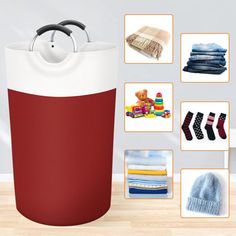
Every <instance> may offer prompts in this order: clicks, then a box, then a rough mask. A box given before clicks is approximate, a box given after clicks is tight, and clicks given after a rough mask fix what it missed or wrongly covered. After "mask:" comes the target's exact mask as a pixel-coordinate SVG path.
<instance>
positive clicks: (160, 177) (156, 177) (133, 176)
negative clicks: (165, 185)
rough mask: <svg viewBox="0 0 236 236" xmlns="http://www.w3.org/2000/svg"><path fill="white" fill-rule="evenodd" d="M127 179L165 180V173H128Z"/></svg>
mask: <svg viewBox="0 0 236 236" xmlns="http://www.w3.org/2000/svg"><path fill="white" fill-rule="evenodd" d="M127 178H128V179H134V180H135V179H139V180H148V181H150V180H153V181H167V176H166V175H140V174H138V175H136V174H128V176H127Z"/></svg>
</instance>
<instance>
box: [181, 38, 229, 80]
mask: <svg viewBox="0 0 236 236" xmlns="http://www.w3.org/2000/svg"><path fill="white" fill-rule="evenodd" d="M181 37H182V40H181V44H182V45H181V53H182V54H181V67H182V68H180V71H181V76H182V82H228V80H229V70H230V68H229V58H228V55H229V51H228V50H229V46H228V39H229V36H228V34H182V35H181ZM196 43H197V44H198V43H216V44H219V45H220V46H221V47H223V48H225V49H227V52H226V54H225V60H226V67H227V70H226V71H224V72H223V73H222V74H220V75H211V74H200V73H190V72H186V71H183V68H184V67H185V66H186V65H187V62H188V59H189V57H190V52H191V51H192V45H193V44H196Z"/></svg>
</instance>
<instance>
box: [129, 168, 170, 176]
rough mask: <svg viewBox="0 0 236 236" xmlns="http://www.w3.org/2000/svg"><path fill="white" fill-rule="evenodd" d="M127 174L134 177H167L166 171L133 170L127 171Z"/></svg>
mask: <svg viewBox="0 0 236 236" xmlns="http://www.w3.org/2000/svg"><path fill="white" fill-rule="evenodd" d="M128 174H135V175H167V171H166V169H165V170H134V169H128Z"/></svg>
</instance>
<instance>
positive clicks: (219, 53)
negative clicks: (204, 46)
mask: <svg viewBox="0 0 236 236" xmlns="http://www.w3.org/2000/svg"><path fill="white" fill-rule="evenodd" d="M190 55H191V56H194V55H208V56H224V55H225V52H207V51H201V52H200V51H198V52H191V53H190Z"/></svg>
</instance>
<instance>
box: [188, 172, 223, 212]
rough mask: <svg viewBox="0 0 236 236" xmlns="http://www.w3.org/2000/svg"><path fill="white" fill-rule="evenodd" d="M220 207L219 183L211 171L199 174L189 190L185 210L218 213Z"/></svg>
mask: <svg viewBox="0 0 236 236" xmlns="http://www.w3.org/2000/svg"><path fill="white" fill-rule="evenodd" d="M220 207H221V185H220V181H219V179H218V178H217V177H216V176H215V175H214V174H213V173H207V174H204V175H201V176H199V177H198V178H197V179H196V180H195V182H194V184H193V186H192V190H191V194H190V197H189V198H188V202H187V206H186V208H187V210H189V211H195V212H202V213H207V214H211V215H219V214H220Z"/></svg>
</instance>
